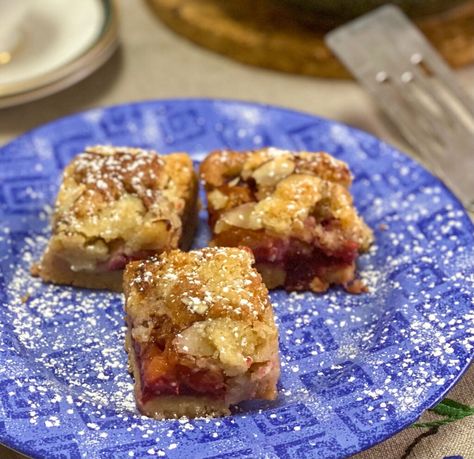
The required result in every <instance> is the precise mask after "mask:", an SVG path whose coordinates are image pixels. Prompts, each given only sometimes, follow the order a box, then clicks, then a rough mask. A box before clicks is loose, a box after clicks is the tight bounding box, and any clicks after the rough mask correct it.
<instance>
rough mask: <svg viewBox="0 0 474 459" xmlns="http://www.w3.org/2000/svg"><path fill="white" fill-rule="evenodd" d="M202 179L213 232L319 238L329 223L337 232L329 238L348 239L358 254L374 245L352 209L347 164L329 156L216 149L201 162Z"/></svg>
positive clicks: (368, 231)
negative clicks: (242, 231)
mask: <svg viewBox="0 0 474 459" xmlns="http://www.w3.org/2000/svg"><path fill="white" fill-rule="evenodd" d="M201 178H202V179H203V180H204V183H205V186H206V189H207V191H208V203H209V212H210V214H211V221H212V222H213V223H214V233H215V234H220V233H222V232H225V231H227V230H231V229H232V228H235V227H237V228H243V229H251V230H266V231H269V232H271V233H272V234H277V235H282V236H292V237H296V238H299V239H303V240H308V239H311V238H316V237H318V239H321V237H320V233H321V232H322V227H320V226H321V225H323V226H324V228H323V229H324V232H327V231H329V229H328V223H329V222H330V223H331V230H332V231H338V233H339V234H338V237H337V238H332V239H333V240H336V239H337V240H339V241H340V240H343V239H346V240H352V241H354V242H355V243H357V244H358V245H359V246H360V247H361V249H362V250H365V249H366V248H368V246H369V245H370V243H371V241H372V232H371V230H370V229H369V228H368V226H367V225H366V224H365V222H364V221H363V220H362V219H361V218H360V217H359V215H358V214H357V211H356V209H355V207H354V206H353V202H352V197H351V195H350V193H349V190H348V187H349V186H350V184H351V182H352V178H351V174H350V171H349V168H348V166H347V164H346V163H344V162H342V161H339V160H337V159H335V158H333V157H332V156H331V155H329V154H327V153H324V152H318V153H310V152H298V153H295V154H293V153H291V152H289V151H287V150H280V149H276V148H265V149H262V150H256V151H249V152H243V153H238V152H232V151H216V152H214V153H212V154H211V155H209V156H208V157H207V158H206V160H205V161H204V162H203V164H202V166H201ZM244 190H245V191H244ZM318 225H319V226H318ZM309 233H311V234H310V235H309V236H308V234H309ZM331 249H332V247H331Z"/></svg>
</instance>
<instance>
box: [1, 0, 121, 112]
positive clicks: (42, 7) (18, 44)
mask: <svg viewBox="0 0 474 459" xmlns="http://www.w3.org/2000/svg"><path fill="white" fill-rule="evenodd" d="M13 3H14V5H15V6H14V8H12V7H11V6H12V4H13ZM0 28H1V30H2V32H1V33H0V108H1V107H7V106H11V105H16V104H19V103H24V102H27V101H31V100H34V99H38V98H40V97H43V96H46V95H49V94H52V93H54V92H57V91H59V90H61V89H64V88H66V87H68V86H70V85H72V84H74V83H76V82H77V81H79V80H81V79H83V78H85V77H86V76H87V75H89V74H90V73H91V72H93V71H94V70H96V69H97V68H98V67H99V66H100V65H102V64H103V63H104V62H105V61H106V60H107V59H108V58H109V57H110V56H111V54H112V53H113V51H114V50H115V49H116V47H117V44H118V27H117V12H116V8H115V5H114V2H113V1H112V0H81V1H80V2H71V1H69V0H42V1H41V2H38V1H36V0H19V1H16V2H11V1H0Z"/></svg>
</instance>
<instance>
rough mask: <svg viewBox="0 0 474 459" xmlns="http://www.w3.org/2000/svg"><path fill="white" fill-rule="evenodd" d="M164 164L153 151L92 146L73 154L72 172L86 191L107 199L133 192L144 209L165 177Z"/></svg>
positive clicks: (151, 200) (148, 206) (164, 182)
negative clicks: (82, 151)
mask: <svg viewBox="0 0 474 459" xmlns="http://www.w3.org/2000/svg"><path fill="white" fill-rule="evenodd" d="M164 164H165V162H164V161H163V159H162V158H161V157H160V156H159V155H158V154H157V153H156V152H154V151H147V150H142V149H140V148H126V147H118V148H115V147H110V146H95V147H88V148H86V151H85V152H84V153H81V154H80V155H78V156H77V157H76V159H75V160H74V162H73V167H72V176H73V178H74V180H75V182H76V183H77V184H78V185H81V184H83V185H85V187H86V188H87V190H88V192H89V193H98V194H100V195H102V196H103V198H104V199H105V200H107V201H113V200H117V199H118V198H119V197H120V196H122V195H123V194H124V193H129V194H135V195H136V196H138V197H139V198H140V199H141V200H142V202H143V204H144V205H145V207H146V208H147V209H148V208H150V206H151V204H152V202H153V201H154V200H155V199H156V198H157V192H159V191H160V190H161V189H162V188H164V186H165V185H166V182H167V181H168V177H166V174H165V173H164V170H163V169H164Z"/></svg>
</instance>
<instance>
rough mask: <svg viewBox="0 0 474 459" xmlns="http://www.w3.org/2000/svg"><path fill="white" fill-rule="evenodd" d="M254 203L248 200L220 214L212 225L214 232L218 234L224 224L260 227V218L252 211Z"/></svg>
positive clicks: (247, 227)
mask: <svg viewBox="0 0 474 459" xmlns="http://www.w3.org/2000/svg"><path fill="white" fill-rule="evenodd" d="M254 209H255V203H254V202H248V203H246V204H242V205H241V206H238V207H234V208H233V209H231V210H229V211H228V212H225V213H224V214H222V215H221V217H220V218H219V220H218V221H217V223H216V226H215V227H214V232H215V233H216V234H219V233H220V232H222V230H223V229H225V227H226V226H236V227H237V228H244V229H251V230H258V229H260V228H262V220H261V218H260V217H259V216H258V215H257V214H256V213H255V212H254Z"/></svg>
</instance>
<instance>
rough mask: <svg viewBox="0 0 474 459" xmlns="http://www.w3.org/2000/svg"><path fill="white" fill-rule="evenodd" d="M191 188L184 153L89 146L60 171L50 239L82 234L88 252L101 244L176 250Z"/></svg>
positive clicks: (191, 178) (189, 164)
mask: <svg viewBox="0 0 474 459" xmlns="http://www.w3.org/2000/svg"><path fill="white" fill-rule="evenodd" d="M195 189H196V180H195V175H194V171H193V166H192V161H191V159H190V158H189V157H188V156H187V155H186V154H184V153H173V154H170V155H163V156H160V155H158V153H156V152H155V151H151V150H150V151H148V150H142V149H139V148H127V147H111V146H95V147H89V148H87V149H86V151H85V152H83V153H81V154H79V155H78V156H77V157H76V158H75V159H74V160H73V161H72V162H71V163H70V164H69V165H68V166H67V168H66V169H65V171H64V177H63V181H62V184H61V187H60V190H59V193H58V197H57V200H56V207H55V212H54V216H53V237H62V236H63V235H64V238H70V237H71V235H77V236H78V237H79V236H80V237H81V238H82V239H83V240H84V241H85V242H84V243H87V244H88V245H89V246H90V247H91V250H95V248H96V246H97V244H99V245H101V244H102V243H105V244H107V245H110V243H113V244H114V246H113V247H108V248H109V249H110V250H112V251H113V250H115V249H118V248H119V247H120V246H122V245H123V244H124V243H126V244H127V245H129V247H128V249H129V251H130V252H132V251H136V250H155V249H156V250H158V249H160V248H163V247H177V245H178V241H179V238H180V235H181V231H182V224H181V216H182V215H183V212H184V209H185V207H186V203H187V202H189V201H190V200H191V199H193V196H194V195H195ZM137 229H139V231H137ZM66 242H67V241H66ZM66 242H65V243H66Z"/></svg>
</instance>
